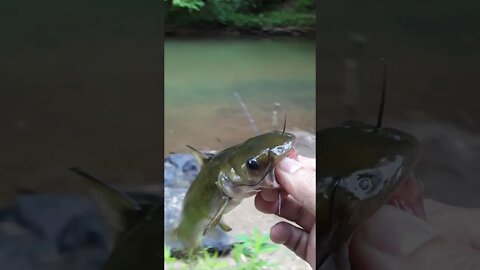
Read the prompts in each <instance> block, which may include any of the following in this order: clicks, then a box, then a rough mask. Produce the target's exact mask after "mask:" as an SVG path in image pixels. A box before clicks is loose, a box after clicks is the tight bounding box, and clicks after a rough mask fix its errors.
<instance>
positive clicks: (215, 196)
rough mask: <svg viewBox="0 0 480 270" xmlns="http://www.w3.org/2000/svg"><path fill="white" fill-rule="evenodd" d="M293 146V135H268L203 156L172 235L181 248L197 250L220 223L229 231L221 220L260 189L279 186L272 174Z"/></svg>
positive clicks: (282, 133)
mask: <svg viewBox="0 0 480 270" xmlns="http://www.w3.org/2000/svg"><path fill="white" fill-rule="evenodd" d="M294 143H295V136H294V135H293V134H290V133H285V132H269V133H266V134H262V135H259V136H256V137H253V138H250V139H248V140H247V141H245V142H244V143H242V144H238V145H235V146H232V147H230V148H227V149H225V150H224V151H222V152H220V153H218V154H217V155H216V156H214V157H211V158H206V157H203V161H202V163H203V166H202V169H201V170H200V172H199V174H198V175H197V177H196V178H195V180H194V181H193V183H192V185H191V186H190V188H189V190H188V191H187V193H186V195H185V199H184V204H183V210H182V214H181V219H180V223H179V224H178V226H177V227H176V228H175V229H174V230H172V233H171V236H173V238H174V239H175V240H176V242H178V243H180V245H181V247H180V249H184V250H189V251H191V250H195V249H196V248H198V247H199V245H200V243H201V239H202V236H203V235H204V234H205V233H208V232H209V231H210V230H211V229H212V228H213V227H214V226H216V225H217V224H219V225H220V226H221V227H222V229H224V230H229V227H228V226H227V225H226V224H224V223H223V222H222V221H221V218H222V216H223V215H224V214H225V213H228V212H229V211H231V210H232V209H234V208H235V207H236V206H237V205H239V204H240V203H241V201H242V200H243V199H245V198H247V197H250V196H253V195H255V194H256V193H257V192H258V191H259V190H260V189H261V188H274V187H278V184H276V182H275V180H274V179H273V178H272V177H271V176H272V174H271V173H272V171H273V169H274V167H275V166H276V165H277V164H278V162H280V160H281V159H283V158H285V157H286V156H287V155H288V153H289V152H290V151H291V150H292V149H293V146H294ZM198 155H202V154H201V153H197V156H198Z"/></svg>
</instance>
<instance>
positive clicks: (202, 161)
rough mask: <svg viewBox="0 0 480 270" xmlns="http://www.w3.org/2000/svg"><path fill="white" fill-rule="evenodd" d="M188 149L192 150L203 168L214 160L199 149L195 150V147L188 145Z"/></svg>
mask: <svg viewBox="0 0 480 270" xmlns="http://www.w3.org/2000/svg"><path fill="white" fill-rule="evenodd" d="M187 147H188V148H190V150H192V154H193V156H194V157H195V159H196V160H197V162H198V164H200V166H203V165H204V164H205V163H207V162H208V161H209V160H210V159H211V158H212V157H211V156H208V155H207V154H205V153H203V152H201V151H200V150H198V149H195V148H194V147H192V146H190V145H187Z"/></svg>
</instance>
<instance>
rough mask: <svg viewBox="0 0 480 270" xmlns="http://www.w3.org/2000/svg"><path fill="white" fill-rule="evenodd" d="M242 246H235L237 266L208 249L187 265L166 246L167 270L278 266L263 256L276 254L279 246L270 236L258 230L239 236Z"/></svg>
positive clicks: (253, 269) (233, 252)
mask: <svg viewBox="0 0 480 270" xmlns="http://www.w3.org/2000/svg"><path fill="white" fill-rule="evenodd" d="M237 239H238V240H239V241H241V244H235V246H234V248H233V250H232V256H233V259H234V261H235V264H234V265H232V264H231V263H230V262H228V261H226V260H223V259H222V258H219V256H218V253H214V254H210V253H209V252H208V251H207V250H206V249H205V250H203V251H202V254H201V255H200V256H199V257H198V258H196V259H195V260H194V261H191V262H189V263H188V264H189V265H190V266H189V265H187V264H185V263H184V262H182V261H180V260H177V259H175V258H172V257H170V255H171V253H170V249H169V248H168V247H167V246H166V245H165V251H164V259H165V265H166V266H167V267H166V269H182V270H183V269H195V270H214V269H215V270H217V269H220V270H221V269H224V270H229V269H240V270H248V269H252V270H256V269H258V270H260V269H265V267H274V266H275V265H276V264H274V263H272V262H269V261H267V260H264V259H263V258H262V256H264V255H266V254H270V253H273V252H275V251H276V250H277V249H278V246H277V245H275V244H273V243H271V242H270V238H269V236H268V234H261V233H260V231H259V230H258V229H256V230H254V233H253V235H239V236H238V237H237Z"/></svg>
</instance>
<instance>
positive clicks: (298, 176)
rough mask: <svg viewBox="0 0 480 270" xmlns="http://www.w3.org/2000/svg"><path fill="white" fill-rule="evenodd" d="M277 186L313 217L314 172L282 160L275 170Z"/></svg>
mask: <svg viewBox="0 0 480 270" xmlns="http://www.w3.org/2000/svg"><path fill="white" fill-rule="evenodd" d="M275 176H276V180H277V182H278V184H280V186H282V188H283V189H284V190H285V191H286V192H287V193H288V194H290V195H291V196H292V197H293V198H294V199H295V200H296V201H298V202H299V203H300V204H302V205H303V207H305V208H306V209H307V210H308V211H309V212H310V213H312V214H313V215H315V194H316V193H315V171H314V170H312V169H311V168H305V167H303V166H302V164H300V163H299V162H297V161H295V160H293V159H291V158H285V159H283V160H282V161H281V162H280V163H279V164H278V166H277V169H276V170H275Z"/></svg>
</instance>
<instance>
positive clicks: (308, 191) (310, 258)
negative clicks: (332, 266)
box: [255, 155, 316, 268]
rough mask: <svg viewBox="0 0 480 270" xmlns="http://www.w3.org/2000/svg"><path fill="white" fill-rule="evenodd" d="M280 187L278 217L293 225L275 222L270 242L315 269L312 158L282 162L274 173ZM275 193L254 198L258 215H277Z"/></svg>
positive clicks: (313, 168)
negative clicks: (282, 246) (284, 248)
mask: <svg viewBox="0 0 480 270" xmlns="http://www.w3.org/2000/svg"><path fill="white" fill-rule="evenodd" d="M275 177H276V180H277V182H278V184H280V186H281V187H282V191H281V192H280V196H281V197H282V199H281V205H280V215H279V216H280V217H283V218H285V219H288V220H290V221H292V222H295V223H296V224H297V225H298V226H300V227H297V226H294V225H292V224H290V223H287V222H279V223H277V224H275V225H274V226H273V227H272V228H271V229H270V238H271V240H272V241H273V242H274V243H277V244H283V245H285V246H286V247H287V248H289V249H290V250H292V251H293V252H295V254H297V256H299V257H300V258H302V259H303V260H305V261H306V262H308V263H309V264H310V266H312V268H315V258H316V256H315V235H316V231H315V228H316V225H315V208H316V206H315V195H316V193H315V186H316V185H315V159H314V158H306V157H302V156H300V155H299V156H298V161H295V160H293V159H290V158H285V159H283V160H282V161H281V162H280V163H279V165H278V166H277V167H276V170H275ZM279 203H280V201H279V190H274V189H264V190H262V191H261V192H259V193H258V194H257V195H256V197H255V206H256V207H257V209H258V210H260V211H261V212H264V213H267V214H276V215H278V207H279Z"/></svg>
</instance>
